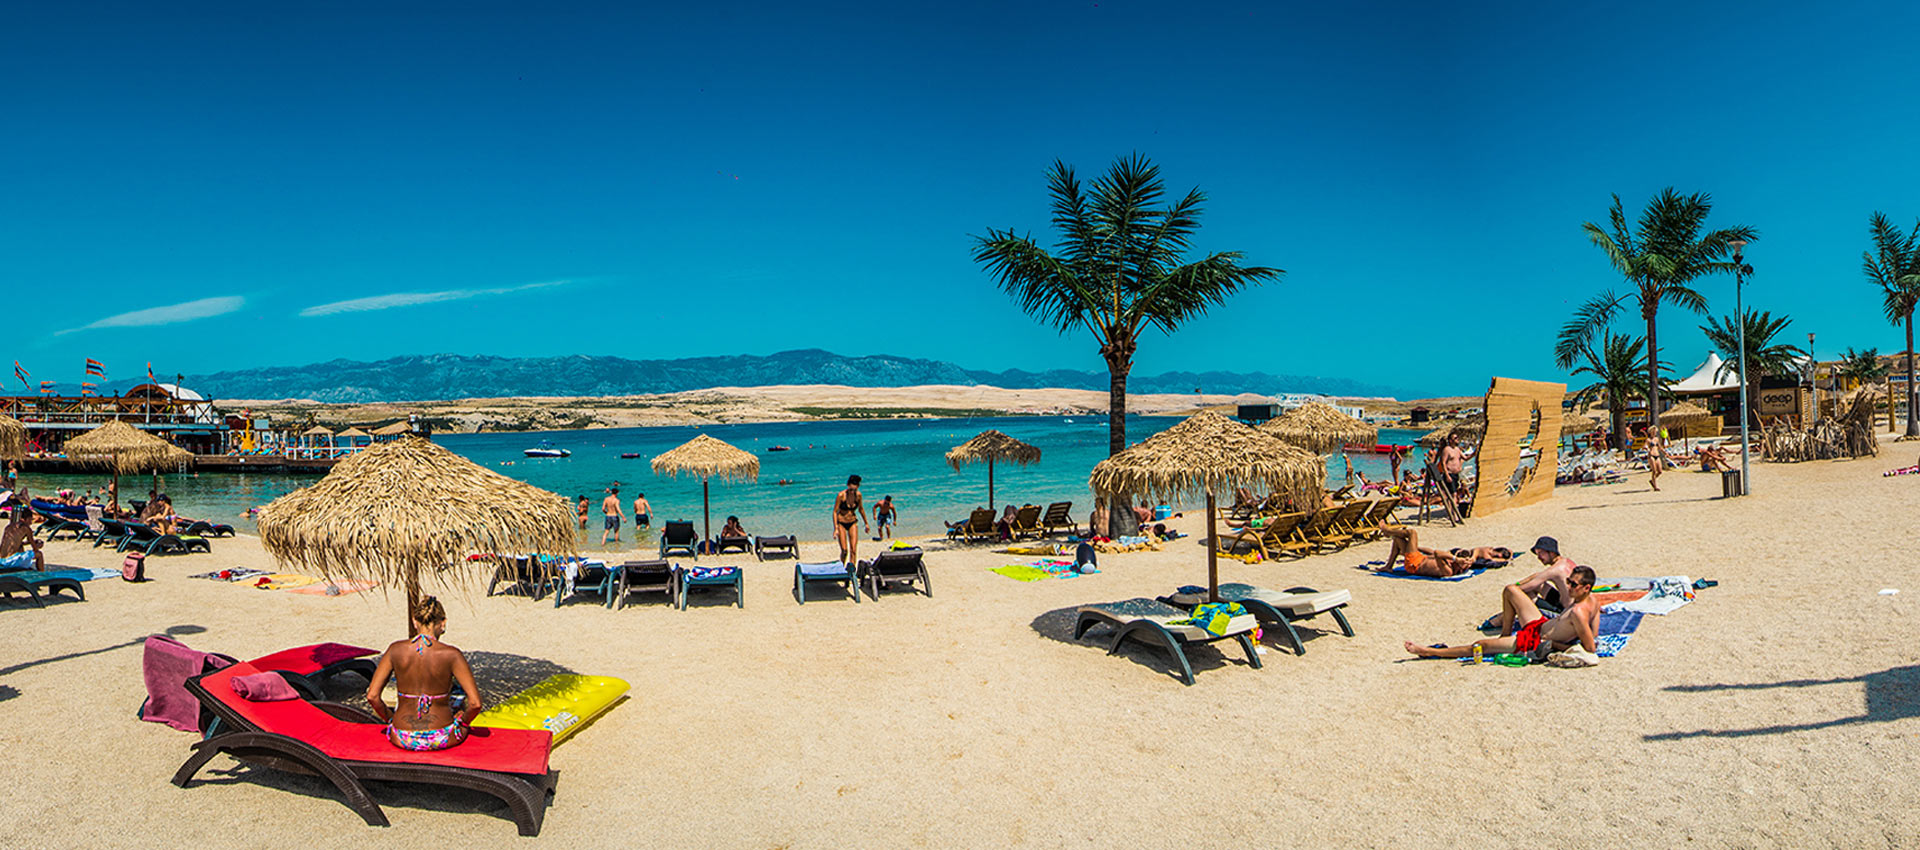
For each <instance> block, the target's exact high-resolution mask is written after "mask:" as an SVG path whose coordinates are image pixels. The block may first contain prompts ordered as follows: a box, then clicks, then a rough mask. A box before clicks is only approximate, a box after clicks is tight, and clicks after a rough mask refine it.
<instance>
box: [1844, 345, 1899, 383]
mask: <svg viewBox="0 0 1920 850" xmlns="http://www.w3.org/2000/svg"><path fill="white" fill-rule="evenodd" d="M1834 371H1835V372H1836V373H1838V374H1839V375H1840V377H1842V378H1846V379H1847V380H1848V381H1849V382H1850V383H1852V384H1853V385H1854V386H1859V385H1861V384H1877V383H1879V382H1880V381H1882V380H1884V379H1885V378H1886V377H1887V373H1888V372H1889V371H1892V370H1890V369H1888V368H1887V367H1886V365H1885V364H1883V363H1881V362H1880V349H1878V348H1869V349H1866V350H1864V351H1854V350H1853V349H1852V348H1851V347H1849V348H1848V349H1847V350H1846V351H1844V352H1842V353H1841V354H1840V365H1839V367H1838V368H1836V369H1835V370H1834Z"/></svg>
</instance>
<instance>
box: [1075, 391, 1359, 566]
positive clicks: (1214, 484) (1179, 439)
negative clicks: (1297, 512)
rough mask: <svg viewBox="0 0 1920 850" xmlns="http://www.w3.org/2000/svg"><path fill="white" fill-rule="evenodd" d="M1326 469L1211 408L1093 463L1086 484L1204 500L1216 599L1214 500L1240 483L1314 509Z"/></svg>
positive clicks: (1112, 490) (1304, 453)
mask: <svg viewBox="0 0 1920 850" xmlns="http://www.w3.org/2000/svg"><path fill="white" fill-rule="evenodd" d="M1326 479H1327V466H1326V463H1325V462H1324V461H1322V460H1321V458H1320V456H1319V455H1316V454H1311V453H1309V452H1307V451H1304V450H1302V449H1298V448H1295V447H1293V446H1290V445H1287V444H1286V443H1283V442H1280V441H1279V440H1277V439H1274V438H1273V437H1269V436H1267V435H1266V434H1262V433H1260V432H1259V431H1255V430H1254V429H1252V428H1249V427H1247V426H1246V425H1243V424H1241V423H1239V422H1236V421H1234V420H1232V419H1228V418H1227V417H1226V416H1223V415H1221V414H1219V413H1215V412H1213V411H1210V410H1205V411H1201V412H1199V413H1196V414H1194V415H1192V416H1190V417H1187V419H1186V420H1184V421H1182V422H1181V423H1180V424H1178V425H1175V426H1173V427H1172V428H1168V429H1167V430H1165V431H1161V432H1160V433H1158V434H1155V435H1153V436H1151V437H1148V438H1146V439H1145V440H1141V441H1140V442H1138V443H1136V444H1134V445H1131V446H1128V447H1127V448H1125V449H1122V450H1120V451H1119V452H1118V453H1116V454H1114V455H1113V456H1112V457H1109V458H1107V459H1106V460H1103V461H1101V462H1099V463H1098V464H1095V465H1094V467H1093V473H1092V474H1091V475H1089V476H1088V477H1087V483H1088V484H1089V485H1091V486H1092V487H1093V491H1094V492H1095V493H1147V494H1150V495H1153V496H1157V497H1161V498H1166V499H1174V498H1178V497H1180V496H1183V495H1201V494H1204V495H1205V496H1206V499H1207V536H1208V538H1209V539H1208V540H1207V541H1206V543H1207V583H1208V597H1207V598H1209V599H1218V598H1219V587H1220V572H1219V567H1218V560H1217V559H1218V557H1219V548H1220V547H1219V545H1218V544H1216V543H1215V542H1214V541H1213V540H1212V537H1213V535H1214V533H1215V529H1216V526H1215V524H1214V497H1215V496H1216V495H1226V494H1229V493H1232V492H1233V488H1235V487H1240V486H1248V487H1258V488H1261V489H1265V490H1267V491H1269V492H1273V493H1287V494H1289V495H1291V496H1292V497H1293V500H1294V504H1296V505H1318V504H1320V499H1321V492H1322V490H1323V488H1324V487H1325V484H1326Z"/></svg>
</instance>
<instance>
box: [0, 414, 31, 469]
mask: <svg viewBox="0 0 1920 850" xmlns="http://www.w3.org/2000/svg"><path fill="white" fill-rule="evenodd" d="M26 456H27V426H26V424H25V423H23V422H21V421H20V420H18V419H15V418H13V417H11V416H0V459H9V460H19V459H20V458H24V457H26Z"/></svg>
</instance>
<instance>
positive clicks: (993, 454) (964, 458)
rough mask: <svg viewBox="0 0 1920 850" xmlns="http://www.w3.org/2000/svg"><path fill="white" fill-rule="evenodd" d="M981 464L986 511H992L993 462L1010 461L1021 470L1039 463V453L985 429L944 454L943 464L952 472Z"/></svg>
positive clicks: (1032, 448) (1030, 447)
mask: <svg viewBox="0 0 1920 850" xmlns="http://www.w3.org/2000/svg"><path fill="white" fill-rule="evenodd" d="M981 460H984V461H986V462H987V507H993V464H994V461H997V460H1010V461H1013V462H1014V463H1017V464H1019V465H1021V466H1026V465H1027V464H1030V463H1039V462H1040V449H1039V448H1037V447H1035V446H1032V445H1029V444H1027V443H1023V442H1021V441H1019V440H1016V439H1014V438H1012V437H1009V436H1007V435H1006V434H1003V433H1001V432H999V431H996V430H993V429H988V430H985V431H981V432H980V433H979V434H978V435H977V436H975V437H974V438H973V439H971V440H968V441H966V442H964V443H961V444H960V445H957V446H954V447H953V448H952V449H950V450H948V452H947V464H948V465H949V466H952V467H953V471H955V472H959V471H960V467H962V466H964V465H966V464H969V463H973V462H975V461H981Z"/></svg>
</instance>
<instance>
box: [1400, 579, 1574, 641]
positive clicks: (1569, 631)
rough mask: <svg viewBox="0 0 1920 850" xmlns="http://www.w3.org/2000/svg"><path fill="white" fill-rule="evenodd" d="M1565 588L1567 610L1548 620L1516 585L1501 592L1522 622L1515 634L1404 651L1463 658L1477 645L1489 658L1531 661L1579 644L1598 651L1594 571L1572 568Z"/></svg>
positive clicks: (1516, 617)
mask: <svg viewBox="0 0 1920 850" xmlns="http://www.w3.org/2000/svg"><path fill="white" fill-rule="evenodd" d="M1567 587H1568V589H1569V593H1570V595H1569V596H1568V597H1567V599H1568V602H1569V604H1568V605H1567V610H1565V611H1562V612H1560V614H1558V615H1556V616H1554V617H1547V616H1545V615H1543V614H1541V613H1540V609H1538V608H1535V607H1534V606H1533V600H1532V599H1529V598H1528V597H1527V595H1526V594H1524V593H1521V592H1520V590H1519V587H1518V586H1517V585H1509V586H1508V587H1507V588H1506V590H1505V591H1503V593H1504V594H1505V596H1506V597H1507V600H1508V601H1509V602H1511V603H1512V605H1513V606H1514V608H1515V613H1514V616H1515V619H1517V620H1519V621H1520V622H1521V626H1520V628H1519V629H1518V630H1517V631H1514V632H1513V633H1512V634H1510V635H1509V634H1502V635H1501V636H1500V637H1490V638H1481V639H1479V640H1477V641H1474V642H1473V643H1470V644H1466V645H1464V646H1421V645H1419V644H1416V643H1414V642H1413V641H1407V642H1406V648H1407V651H1408V652H1411V653H1413V654H1414V655H1417V656H1420V657H1421V658H1465V657H1467V656H1469V655H1472V654H1473V648H1474V647H1475V646H1478V647H1480V651H1481V652H1483V653H1486V654H1489V655H1497V654H1500V653H1503V652H1506V653H1518V654H1521V655H1525V656H1527V657H1529V658H1532V659H1534V660H1545V659H1546V657H1547V654H1548V653H1551V652H1556V651H1559V650H1563V649H1567V648H1568V647H1571V646H1573V645H1574V644H1579V645H1580V648H1581V649H1584V650H1586V651H1587V652H1590V653H1591V652H1597V651H1598V649H1597V647H1596V646H1595V641H1596V640H1597V639H1598V637H1599V629H1600V603H1599V601H1598V600H1596V599H1594V598H1593V568H1591V567H1574V568H1573V572H1572V574H1571V575H1570V576H1569V577H1568V579H1567Z"/></svg>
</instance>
